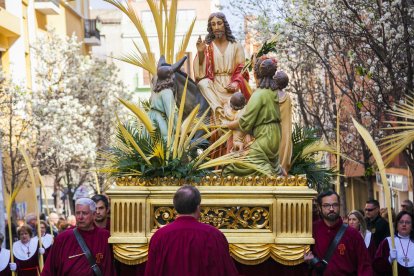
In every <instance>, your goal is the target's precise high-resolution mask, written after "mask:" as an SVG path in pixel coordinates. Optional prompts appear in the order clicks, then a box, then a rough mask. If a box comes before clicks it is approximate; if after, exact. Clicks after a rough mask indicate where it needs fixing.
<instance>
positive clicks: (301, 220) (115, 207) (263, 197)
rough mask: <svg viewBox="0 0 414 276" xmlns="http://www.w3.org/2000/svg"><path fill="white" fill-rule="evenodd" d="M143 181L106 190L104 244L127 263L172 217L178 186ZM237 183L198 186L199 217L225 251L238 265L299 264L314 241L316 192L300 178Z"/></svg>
mask: <svg viewBox="0 0 414 276" xmlns="http://www.w3.org/2000/svg"><path fill="white" fill-rule="evenodd" d="M296 179H298V178H297V177H296ZM157 181H159V180H157ZM229 182H230V183H229ZM131 183H132V184H131ZM137 183H140V184H138V185H137ZM142 183H143V182H140V181H137V180H132V181H127V180H125V179H123V180H122V184H121V183H119V184H121V185H122V186H118V185H116V186H114V187H113V188H111V189H110V190H108V191H107V194H108V195H109V197H110V198H111V238H110V239H109V242H110V243H112V244H113V246H114V247H113V248H114V256H115V258H116V259H117V260H119V261H120V262H122V263H124V264H128V265H137V264H141V263H143V262H145V261H146V260H147V257H148V243H149V240H150V239H151V236H152V235H153V234H154V232H155V231H156V230H157V229H159V228H160V227H162V226H163V225H166V224H168V223H170V222H172V221H174V219H175V216H176V213H175V211H174V208H173V206H172V198H173V195H174V193H175V191H176V190H177V189H178V188H179V186H178V185H174V186H170V185H165V186H164V185H163V186H159V183H157V184H158V185H154V183H153V182H151V181H149V182H147V183H148V184H149V185H145V184H144V185H142ZM218 183H220V184H218ZM240 183H243V184H242V185H240V186H239V185H237V184H238V182H235V181H234V179H228V178H226V179H216V181H214V185H201V186H199V187H198V188H199V190H200V192H201V194H202V202H201V205H202V208H201V209H202V210H201V218H200V221H201V222H203V223H208V224H211V225H213V226H215V227H216V228H218V229H220V230H221V231H222V232H223V233H224V235H225V236H226V238H227V240H228V241H229V247H230V254H231V255H232V257H233V258H234V259H235V260H236V261H238V262H240V263H242V264H247V265H256V264H260V263H262V262H264V261H265V260H267V259H268V258H272V259H273V260H275V261H277V262H279V263H281V264H283V265H297V264H300V263H302V262H303V253H304V251H308V250H309V246H310V244H313V243H314V240H313V238H312V199H313V197H314V196H315V195H316V191H314V190H312V189H310V188H308V187H307V186H306V181H303V178H301V179H300V181H292V178H291V181H279V182H277V184H276V182H274V183H271V184H273V185H271V184H270V182H269V181H268V180H266V179H264V180H263V179H261V180H260V181H259V180H257V181H254V185H249V184H250V183H248V181H244V180H243V181H240ZM269 184H270V185H269ZM275 184H276V185H275Z"/></svg>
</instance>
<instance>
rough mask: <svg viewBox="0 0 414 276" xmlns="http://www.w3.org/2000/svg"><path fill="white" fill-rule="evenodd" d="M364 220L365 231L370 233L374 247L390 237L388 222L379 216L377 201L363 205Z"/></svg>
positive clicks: (373, 200) (370, 201) (369, 201)
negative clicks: (365, 224) (365, 223)
mask: <svg viewBox="0 0 414 276" xmlns="http://www.w3.org/2000/svg"><path fill="white" fill-rule="evenodd" d="M365 220H366V222H367V229H368V230H369V231H371V233H372V238H373V239H374V242H375V245H376V246H377V247H378V246H379V244H380V243H381V242H382V241H383V240H384V239H385V238H386V237H388V236H389V235H390V227H389V226H388V222H387V221H386V220H385V219H383V218H382V217H381V216H380V205H379V202H378V200H375V199H370V200H368V201H367V202H366V203H365Z"/></svg>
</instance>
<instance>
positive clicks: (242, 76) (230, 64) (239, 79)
mask: <svg viewBox="0 0 414 276" xmlns="http://www.w3.org/2000/svg"><path fill="white" fill-rule="evenodd" d="M207 31H208V34H207V36H206V37H205V40H202V39H201V37H199V38H198V40H197V43H196V47H197V56H196V57H195V59H194V63H193V67H194V68H193V69H194V77H195V79H196V81H197V86H198V88H199V89H200V93H201V94H202V95H203V97H204V98H205V99H206V101H207V102H208V104H209V106H210V108H211V112H212V117H211V120H212V124H215V125H220V124H222V123H223V122H224V121H231V120H232V118H230V117H228V116H227V114H226V113H225V111H224V107H225V105H227V104H228V102H229V100H230V97H231V96H232V94H233V93H235V92H237V91H239V90H240V91H241V92H242V93H243V95H244V97H245V98H246V100H247V101H248V100H249V98H250V93H251V92H250V87H249V85H248V81H249V74H248V72H247V71H246V72H244V73H242V71H243V66H244V61H245V56H244V50H243V46H242V45H241V44H240V43H238V42H237V41H236V38H235V37H234V36H233V34H232V31H231V29H230V25H229V23H228V21H227V19H226V16H225V15H224V14H223V13H221V12H215V13H212V14H210V16H209V18H208V25H207ZM218 138H219V134H213V135H212V137H211V142H214V141H216V140H217V139H218ZM225 153H226V147H225V146H222V147H220V148H218V149H216V150H215V151H214V154H213V155H212V157H218V156H221V155H224V154H225Z"/></svg>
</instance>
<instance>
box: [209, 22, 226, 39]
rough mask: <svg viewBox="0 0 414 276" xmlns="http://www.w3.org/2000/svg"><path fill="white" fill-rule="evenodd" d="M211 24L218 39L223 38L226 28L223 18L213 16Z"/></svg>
mask: <svg viewBox="0 0 414 276" xmlns="http://www.w3.org/2000/svg"><path fill="white" fill-rule="evenodd" d="M210 24H211V29H212V31H213V34H214V36H215V37H216V38H218V39H220V38H222V37H223V35H224V34H225V30H226V29H225V26H224V22H223V20H222V19H220V18H217V17H213V19H211V21H210Z"/></svg>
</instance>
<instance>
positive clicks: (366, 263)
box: [304, 191, 373, 276]
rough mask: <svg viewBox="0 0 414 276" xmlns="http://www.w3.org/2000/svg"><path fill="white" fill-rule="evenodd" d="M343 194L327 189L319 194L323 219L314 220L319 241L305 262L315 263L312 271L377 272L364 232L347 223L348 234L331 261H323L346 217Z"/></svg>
mask: <svg viewBox="0 0 414 276" xmlns="http://www.w3.org/2000/svg"><path fill="white" fill-rule="evenodd" d="M339 202H340V200H339V195H338V194H337V193H336V192H334V191H326V192H323V193H321V194H319V195H318V198H317V203H318V208H319V211H320V214H321V217H322V219H320V220H318V221H315V222H314V224H313V238H314V239H315V245H314V246H313V248H312V251H309V252H307V253H305V256H304V259H305V262H307V263H309V264H311V266H312V275H336V276H340V275H358V276H371V275H373V271H372V267H371V262H370V258H369V255H368V250H367V248H366V246H365V242H364V240H363V239H362V236H361V234H360V233H359V232H358V231H357V230H355V229H354V228H352V227H347V228H346V230H345V233H344V235H343V236H342V238H341V239H340V240H339V242H338V244H337V245H336V247H335V248H334V251H333V254H332V257H331V258H330V260H329V261H328V264H327V265H325V263H324V262H323V261H322V260H324V258H325V256H326V252H327V251H328V248H329V245H330V243H331V242H332V240H333V239H334V238H335V236H336V234H337V232H338V231H339V229H340V228H341V226H342V224H343V221H342V219H341V217H340V216H339V210H340V204H339Z"/></svg>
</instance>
